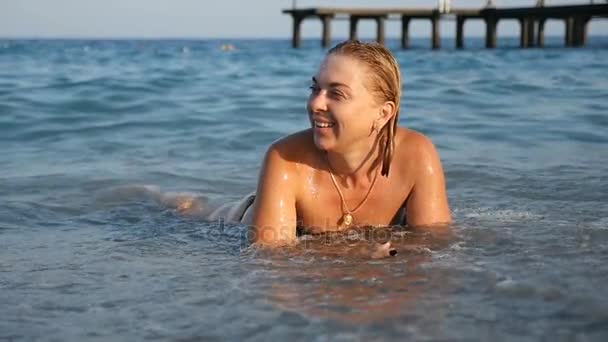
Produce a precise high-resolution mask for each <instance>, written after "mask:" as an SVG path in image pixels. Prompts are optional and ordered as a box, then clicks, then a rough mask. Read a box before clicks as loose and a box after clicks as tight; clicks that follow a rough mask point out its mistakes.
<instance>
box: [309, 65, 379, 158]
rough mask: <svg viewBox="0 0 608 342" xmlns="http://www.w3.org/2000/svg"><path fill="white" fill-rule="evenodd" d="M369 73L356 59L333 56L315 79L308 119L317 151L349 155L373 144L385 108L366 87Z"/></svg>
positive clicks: (313, 80) (322, 66)
mask: <svg viewBox="0 0 608 342" xmlns="http://www.w3.org/2000/svg"><path fill="white" fill-rule="evenodd" d="M368 72H369V69H368V68H367V67H366V66H365V65H363V64H362V63H360V62H358V61H357V60H356V59H354V58H351V57H347V56H343V55H337V54H331V55H329V56H327V57H326V58H325V60H324V61H323V63H322V64H321V66H320V67H319V71H318V72H317V74H316V75H315V76H314V77H313V79H312V86H311V93H310V97H309V98H308V104H307V109H308V115H309V119H310V123H311V126H312V130H313V135H314V142H315V145H316V146H317V148H319V149H321V150H326V151H333V152H345V151H347V150H349V149H352V148H357V146H358V145H361V144H365V145H367V143H368V142H369V141H370V140H373V137H372V136H371V130H372V125H373V123H374V120H376V119H377V118H378V117H379V115H380V112H381V109H382V105H381V104H379V103H378V101H376V100H375V99H374V97H373V94H372V93H371V92H370V91H369V90H368V89H367V88H366V87H365V84H366V83H365V82H367V81H368V79H367V75H366V74H367V73H368Z"/></svg>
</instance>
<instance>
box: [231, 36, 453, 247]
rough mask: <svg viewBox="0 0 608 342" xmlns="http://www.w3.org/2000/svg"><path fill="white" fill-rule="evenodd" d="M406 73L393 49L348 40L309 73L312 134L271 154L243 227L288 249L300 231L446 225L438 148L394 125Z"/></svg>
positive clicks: (299, 135)
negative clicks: (286, 246) (402, 80)
mask: <svg viewBox="0 0 608 342" xmlns="http://www.w3.org/2000/svg"><path fill="white" fill-rule="evenodd" d="M401 86H402V85H401V73H400V70H399V65H398V63H397V61H396V60H395V58H394V56H393V55H392V54H391V53H390V51H389V50H388V49H386V48H385V47H383V46H382V45H379V44H375V43H361V42H357V41H346V42H343V43H340V44H338V45H337V46H335V47H334V48H332V49H331V50H330V51H329V52H328V53H327V56H326V58H325V59H324V61H323V62H322V64H321V66H320V67H319V70H318V71H317V73H316V74H315V75H314V76H313V77H312V85H311V87H310V88H311V93H310V97H309V99H308V105H307V108H308V116H309V119H310V124H311V128H309V129H307V130H304V131H301V132H298V133H295V134H293V135H290V136H288V137H285V138H283V139H281V140H279V141H277V142H275V143H274V144H272V146H270V148H269V149H268V152H267V153H266V156H265V159H264V163H263V166H262V170H261V172H260V179H259V184H258V189H257V193H256V196H255V200H254V201H253V206H252V207H251V209H249V210H247V211H246V212H245V214H244V216H243V222H246V223H250V224H251V225H252V226H253V229H254V238H253V240H254V241H255V242H257V243H260V244H266V245H277V244H288V243H291V242H293V241H295V240H296V228H301V229H302V230H304V231H306V232H311V233H318V232H326V231H337V230H344V229H348V228H350V227H354V226H386V225H390V224H404V223H405V222H403V219H404V216H405V217H407V224H408V225H410V226H426V227H431V226H438V225H441V224H446V223H449V222H450V220H451V218H450V211H449V208H448V203H447V196H446V190H445V179H444V174H443V169H442V167H441V162H440V160H439V156H438V154H437V151H436V150H435V147H434V146H433V144H432V142H431V141H430V140H429V139H428V138H427V137H425V136H424V135H422V134H420V133H418V132H415V131H413V130H410V129H407V128H402V127H398V125H397V123H398V119H399V109H400V98H401Z"/></svg>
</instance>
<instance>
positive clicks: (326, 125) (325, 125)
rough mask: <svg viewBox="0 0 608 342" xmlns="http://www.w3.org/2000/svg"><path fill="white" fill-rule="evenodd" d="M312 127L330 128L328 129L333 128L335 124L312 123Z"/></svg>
mask: <svg viewBox="0 0 608 342" xmlns="http://www.w3.org/2000/svg"><path fill="white" fill-rule="evenodd" d="M313 124H314V126H315V127H316V128H330V127H334V126H335V125H336V124H335V123H333V122H322V121H316V120H315V121H314V122H313Z"/></svg>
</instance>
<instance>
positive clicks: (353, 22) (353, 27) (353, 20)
mask: <svg viewBox="0 0 608 342" xmlns="http://www.w3.org/2000/svg"><path fill="white" fill-rule="evenodd" d="M358 22H359V17H356V16H354V15H351V16H350V34H349V39H350V40H357V23H358Z"/></svg>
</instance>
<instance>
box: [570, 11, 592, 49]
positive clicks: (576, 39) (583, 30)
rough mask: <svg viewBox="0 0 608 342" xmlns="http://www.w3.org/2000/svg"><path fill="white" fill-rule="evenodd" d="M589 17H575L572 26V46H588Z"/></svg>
mask: <svg viewBox="0 0 608 342" xmlns="http://www.w3.org/2000/svg"><path fill="white" fill-rule="evenodd" d="M588 22H589V18H587V17H574V20H573V25H572V45H573V46H585V45H586V44H587V23H588Z"/></svg>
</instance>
